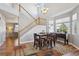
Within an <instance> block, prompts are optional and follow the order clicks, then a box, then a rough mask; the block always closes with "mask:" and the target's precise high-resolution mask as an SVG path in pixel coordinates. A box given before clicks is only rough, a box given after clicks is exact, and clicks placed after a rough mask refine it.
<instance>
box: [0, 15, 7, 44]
mask: <svg viewBox="0 0 79 59" xmlns="http://www.w3.org/2000/svg"><path fill="white" fill-rule="evenodd" d="M5 40H6V23H5V18H4V16H3V15H1V14H0V45H2V44H3V43H4V41H5Z"/></svg>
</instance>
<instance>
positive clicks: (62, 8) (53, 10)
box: [21, 3, 79, 17]
mask: <svg viewBox="0 0 79 59" xmlns="http://www.w3.org/2000/svg"><path fill="white" fill-rule="evenodd" d="M21 5H22V6H24V8H25V9H26V10H27V11H28V12H29V13H31V14H32V16H34V17H38V15H39V16H40V17H53V16H56V15H58V14H61V13H62V12H66V11H70V10H72V9H73V8H74V7H76V6H77V5H79V4H78V3H44V4H43V5H44V7H45V8H48V12H47V14H45V15H44V14H42V13H41V11H40V10H41V6H40V9H39V11H37V10H38V8H37V6H36V4H35V3H25V4H24V3H23V4H21ZM40 5H42V4H41V3H40Z"/></svg>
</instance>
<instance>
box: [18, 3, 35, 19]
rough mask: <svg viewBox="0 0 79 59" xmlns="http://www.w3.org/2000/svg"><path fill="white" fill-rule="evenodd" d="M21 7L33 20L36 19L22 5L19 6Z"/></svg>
mask: <svg viewBox="0 0 79 59" xmlns="http://www.w3.org/2000/svg"><path fill="white" fill-rule="evenodd" d="M19 7H21V8H22V9H23V10H24V11H25V12H26V13H28V14H29V15H30V16H31V17H32V18H33V19H35V18H34V17H33V16H32V15H31V14H30V13H29V12H28V11H27V10H26V9H25V8H24V7H23V6H22V5H20V4H19Z"/></svg>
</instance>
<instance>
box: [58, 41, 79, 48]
mask: <svg viewBox="0 0 79 59" xmlns="http://www.w3.org/2000/svg"><path fill="white" fill-rule="evenodd" d="M58 41H60V42H63V41H61V40H58ZM69 44H70V45H72V46H73V47H75V48H76V49H79V47H77V46H76V45H75V44H73V43H71V42H69Z"/></svg>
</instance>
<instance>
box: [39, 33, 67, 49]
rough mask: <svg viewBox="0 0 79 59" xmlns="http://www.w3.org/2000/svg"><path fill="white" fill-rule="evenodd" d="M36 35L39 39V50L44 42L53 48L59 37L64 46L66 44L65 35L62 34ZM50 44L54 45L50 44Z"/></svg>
mask: <svg viewBox="0 0 79 59" xmlns="http://www.w3.org/2000/svg"><path fill="white" fill-rule="evenodd" d="M54 34H55V35H54ZM38 35H39V38H40V39H39V49H41V48H42V47H43V46H42V44H43V43H45V42H46V41H49V43H47V44H48V45H49V46H50V47H51V48H52V45H54V46H55V44H56V40H57V38H59V37H60V38H63V39H64V45H66V44H67V43H68V41H67V39H66V34H64V33H38ZM49 36H51V38H49ZM54 37H55V38H54ZM52 42H53V43H54V44H52ZM44 46H46V45H44Z"/></svg>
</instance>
